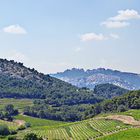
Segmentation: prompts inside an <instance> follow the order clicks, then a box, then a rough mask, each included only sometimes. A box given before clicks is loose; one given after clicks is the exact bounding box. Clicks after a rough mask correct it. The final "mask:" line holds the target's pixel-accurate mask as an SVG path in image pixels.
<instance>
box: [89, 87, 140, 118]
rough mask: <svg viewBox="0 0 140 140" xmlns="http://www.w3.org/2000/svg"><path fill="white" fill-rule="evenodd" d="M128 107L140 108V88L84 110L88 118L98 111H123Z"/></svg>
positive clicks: (98, 112)
mask: <svg viewBox="0 0 140 140" xmlns="http://www.w3.org/2000/svg"><path fill="white" fill-rule="evenodd" d="M129 109H140V90H138V91H130V92H129V93H126V94H124V95H122V96H119V97H115V98H113V99H111V100H105V101H103V102H101V103H98V104H96V105H93V106H92V107H90V109H88V110H87V111H86V116H88V117H89V118H90V117H93V116H95V115H97V114H100V113H111V112H124V111H126V110H129Z"/></svg>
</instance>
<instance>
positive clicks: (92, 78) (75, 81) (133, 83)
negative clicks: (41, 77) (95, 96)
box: [50, 68, 140, 90]
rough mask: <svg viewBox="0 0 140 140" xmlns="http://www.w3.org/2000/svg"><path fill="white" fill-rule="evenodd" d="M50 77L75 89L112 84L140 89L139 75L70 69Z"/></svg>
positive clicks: (113, 71)
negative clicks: (75, 87) (73, 86)
mask: <svg viewBox="0 0 140 140" xmlns="http://www.w3.org/2000/svg"><path fill="white" fill-rule="evenodd" d="M50 75H51V76H53V77H55V78H58V79H61V80H63V81H65V82H68V83H71V84H72V85H75V86H77V87H87V88H90V89H94V87H95V86H96V85H99V84H106V83H109V84H113V85H116V86H119V87H122V88H125V89H128V90H138V89H140V74H136V73H129V72H121V71H118V70H112V69H104V68H98V69H93V70H87V71H85V70H84V69H77V68H72V69H68V70H65V71H64V72H58V73H56V74H50Z"/></svg>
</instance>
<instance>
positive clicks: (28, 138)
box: [23, 133, 43, 140]
mask: <svg viewBox="0 0 140 140" xmlns="http://www.w3.org/2000/svg"><path fill="white" fill-rule="evenodd" d="M23 140H43V138H38V137H37V135H36V134H34V133H29V134H26V135H25V136H24V138H23Z"/></svg>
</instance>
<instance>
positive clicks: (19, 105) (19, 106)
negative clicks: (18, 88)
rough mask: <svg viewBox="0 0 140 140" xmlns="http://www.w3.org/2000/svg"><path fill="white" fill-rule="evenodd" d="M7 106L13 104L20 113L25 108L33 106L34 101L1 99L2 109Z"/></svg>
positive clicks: (0, 105)
mask: <svg viewBox="0 0 140 140" xmlns="http://www.w3.org/2000/svg"><path fill="white" fill-rule="evenodd" d="M7 104H13V105H14V107H15V108H16V109H19V111H22V110H23V109H24V107H25V106H27V105H28V106H31V105H32V104H33V100H30V99H13V98H10V99H6V98H4V99H0V109H1V108H4V106H5V105H7Z"/></svg>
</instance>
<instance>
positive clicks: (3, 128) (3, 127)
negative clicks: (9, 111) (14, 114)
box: [0, 125, 10, 136]
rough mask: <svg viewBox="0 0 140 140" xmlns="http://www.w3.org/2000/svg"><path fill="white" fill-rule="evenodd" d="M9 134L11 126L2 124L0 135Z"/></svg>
mask: <svg viewBox="0 0 140 140" xmlns="http://www.w3.org/2000/svg"><path fill="white" fill-rule="evenodd" d="M9 134H10V131H9V128H8V127H7V125H0V135H2V136H6V135H9Z"/></svg>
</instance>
